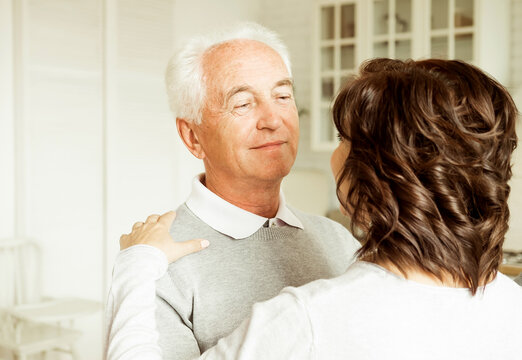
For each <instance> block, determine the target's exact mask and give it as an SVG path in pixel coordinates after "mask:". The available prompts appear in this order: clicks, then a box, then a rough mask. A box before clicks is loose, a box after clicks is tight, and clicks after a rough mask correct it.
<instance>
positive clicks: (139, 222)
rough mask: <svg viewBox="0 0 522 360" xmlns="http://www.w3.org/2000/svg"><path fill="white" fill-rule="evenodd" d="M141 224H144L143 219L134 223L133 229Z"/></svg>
mask: <svg viewBox="0 0 522 360" xmlns="http://www.w3.org/2000/svg"><path fill="white" fill-rule="evenodd" d="M140 226H143V222H142V221H138V222H137V223H134V225H132V230H136V229H137V228H139V227H140Z"/></svg>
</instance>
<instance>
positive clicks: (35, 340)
mask: <svg viewBox="0 0 522 360" xmlns="http://www.w3.org/2000/svg"><path fill="white" fill-rule="evenodd" d="M390 14H391V15H390ZM521 19H522V0H338V1H337V0H330V1H319V0H248V1H246V0H220V1H213V0H119V1H118V0H0V281H1V282H0V309H3V312H2V313H0V314H3V315H0V316H1V317H0V321H2V324H1V325H0V329H1V330H2V334H4V335H0V348H3V349H4V350H0V359H2V358H5V359H10V358H11V355H10V354H11V351H15V352H18V353H19V354H22V353H23V352H25V353H27V354H30V353H31V351H33V352H34V353H37V352H39V351H40V350H38V349H39V348H38V346H44V345H41V343H42V341H41V340H42V339H43V338H44V337H45V336H48V337H49V338H52V339H54V340H56V341H57V343H60V342H61V343H63V344H65V347H66V348H67V347H68V346H69V345H71V344H73V345H74V349H75V356H76V358H77V359H92V360H96V359H101V358H102V344H103V326H102V314H103V311H102V304H104V303H105V300H106V296H107V292H108V289H109V286H110V278H111V271H112V264H113V260H114V258H115V256H116V254H117V252H118V248H119V244H118V240H119V237H120V235H121V234H122V233H128V232H129V231H130V228H131V226H132V224H133V223H134V222H136V221H139V220H144V219H145V218H146V216H147V215H149V214H152V213H163V212H165V211H168V210H171V209H175V208H176V207H177V206H178V205H179V204H181V203H182V202H183V201H184V200H185V199H186V197H187V195H188V194H189V191H190V187H191V180H192V178H193V177H194V176H195V175H196V174H198V173H199V172H201V171H202V169H203V167H202V165H201V164H200V163H199V162H198V161H197V160H196V159H194V158H192V156H191V155H190V154H189V152H188V151H187V150H186V149H185V148H184V146H183V145H182V144H181V142H180V140H179V139H178V136H177V132H176V129H175V121H174V119H173V118H172V116H171V114H170V112H169V109H168V105H167V100H166V95H165V91H164V83H163V74H164V69H165V66H166V63H167V61H168V59H169V57H170V56H171V55H172V54H173V53H174V51H175V49H176V48H177V47H178V46H179V45H180V44H181V43H182V42H183V40H184V39H186V38H187V37H190V36H193V35H197V34H201V33H205V32H208V31H212V30H214V29H216V28H218V27H222V26H226V25H228V24H232V23H235V22H237V21H246V20H248V21H256V22H259V23H261V24H262V25H264V26H266V27H268V28H270V29H273V30H275V31H276V32H278V33H279V34H280V35H281V37H282V38H283V40H284V41H285V42H286V44H287V45H288V47H289V50H290V54H291V59H292V63H293V72H294V74H293V75H294V78H295V85H296V99H297V104H298V108H299V110H300V115H301V116H300V121H301V143H300V149H299V155H298V158H297V161H296V163H295V166H294V169H293V170H292V173H291V174H290V175H289V177H288V178H287V179H286V180H285V184H284V188H285V191H286V194H287V198H288V200H289V202H290V203H291V204H293V205H294V206H296V207H300V208H302V209H303V210H306V211H309V212H313V213H317V214H321V215H329V216H331V217H333V218H338V215H339V214H338V213H337V212H336V209H337V208H338V203H337V200H336V197H335V184H334V181H333V178H332V176H331V174H330V170H329V158H330V154H331V152H332V150H333V149H334V147H335V146H336V138H335V133H334V130H333V128H332V124H331V120H330V115H329V112H328V111H329V108H330V106H331V100H332V98H333V97H334V96H335V93H336V92H337V90H338V89H339V86H340V85H341V84H342V83H343V81H344V80H345V79H346V77H347V76H349V75H350V74H351V73H353V72H354V71H355V69H356V68H357V66H358V64H360V62H361V61H363V60H364V59H367V58H372V57H382V56H386V57H394V58H401V59H405V58H423V57H444V58H458V59H463V60H466V61H470V62H473V63H474V64H476V65H478V66H480V67H482V68H483V69H485V70H486V71H488V72H489V73H490V74H492V75H493V76H494V77H496V78H497V79H498V80H499V81H501V82H502V83H503V84H504V85H505V86H506V87H508V89H509V90H510V91H511V93H512V95H513V96H514V97H515V99H516V101H517V104H518V107H519V108H520V109H522V20H521ZM518 134H519V137H522V129H521V125H520V121H519V124H518ZM520 153H521V150H520V149H519V150H518V152H517V153H516V154H515V158H514V162H515V167H514V178H513V180H512V182H511V185H512V195H511V198H510V208H511V213H512V217H511V218H512V221H511V228H510V230H509V233H508V235H507V239H506V243H505V250H508V251H511V252H512V254H514V255H513V257H514V258H515V257H516V256H517V252H518V251H522V222H521V221H519V220H518V219H520V218H522V164H521V163H522V155H521V154H520ZM49 298H54V299H59V301H54V302H53V301H51V302H49ZM27 302H32V303H35V302H36V303H37V304H43V305H38V306H39V307H38V306H37V307H36V309H40V310H41V309H44V310H41V311H40V312H39V313H38V311H36V310H34V309H35V307H30V308H28V307H24V306H21V305H20V304H23V303H27ZM35 311H36V312H35ZM42 314H43V315H42ZM38 316H40V318H38ZM64 321H65V324H63V322H64ZM25 322H27V323H28V324H32V323H33V322H34V323H38V324H40V323H49V324H51V325H52V326H51V325H49V327H45V328H42V327H40V326H39V325H34V326H32V327H31V326H29V325H27V324H26V323H25ZM58 323H59V326H62V327H64V328H65V327H67V328H69V327H73V328H74V329H75V330H76V331H77V332H71V333H65V332H61V331H62V330H60V329H62V328H57V327H53V326H55V325H57V324H58ZM24 326H25V327H24ZM17 329H18V330H17ZM20 329H21V330H20ZM24 331H28V332H27V333H26V332H24ZM53 331H55V332H53ZM5 334H7V335H5ZM53 336H54V337H53ZM13 339H14V340H13ZM35 344H36V345H35ZM17 346H18V348H17ZM24 346H25V347H24ZM31 346H33V347H32V348H31ZM44 347H45V346H44ZM20 348H21V350H20ZM6 349H10V350H9V351H7V350H6ZM35 349H36V350H35ZM48 350H49V352H48V354H47V355H48V356H47V358H48V359H62V358H63V359H68V358H70V356H69V355H67V354H63V353H62V352H57V351H50V349H48ZM65 350H67V349H65ZM42 351H45V349H44V350H42ZM34 358H38V357H34Z"/></svg>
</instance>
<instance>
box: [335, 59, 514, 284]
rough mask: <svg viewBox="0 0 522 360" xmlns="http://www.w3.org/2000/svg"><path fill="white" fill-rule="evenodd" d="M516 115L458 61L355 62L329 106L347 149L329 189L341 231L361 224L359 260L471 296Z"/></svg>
mask: <svg viewBox="0 0 522 360" xmlns="http://www.w3.org/2000/svg"><path fill="white" fill-rule="evenodd" d="M517 115H518V112H517V109H516V106H515V104H514V102H513V100H512V98H511V96H510V95H509V93H508V92H507V91H506V89H505V88H504V87H503V86H502V85H500V84H499V83H498V82H497V81H495V80H494V79H492V78H491V77H489V76H488V75H486V74H485V73H484V72H482V71H481V70H480V69H478V68H477V67H474V66H472V65H469V64H466V63H464V62H462V61H456V60H435V59H431V60H423V61H412V60H408V61H399V60H390V59H374V60H370V61H367V62H366V63H364V64H363V65H362V66H361V68H360V72H359V75H358V76H356V77H354V78H353V79H351V80H349V81H348V82H347V84H346V85H345V86H344V88H343V89H342V90H341V91H340V93H339V95H338V96H337V98H336V100H335V103H334V106H333V119H334V122H335V126H336V127H337V130H338V131H339V134H340V137H341V140H343V141H348V142H349V144H350V153H349V155H348V157H347V158H346V160H345V162H344V165H343V167H342V169H341V171H340V173H339V174H338V176H337V196H338V198H339V200H340V202H341V204H342V205H343V207H344V208H345V209H346V211H347V212H348V215H349V216H350V217H351V220H352V231H353V230H354V228H355V227H358V228H362V229H365V234H364V235H363V239H361V240H362V243H363V245H362V248H361V249H360V250H359V253H358V256H359V258H360V259H361V258H362V259H364V260H367V261H371V262H375V263H380V264H393V265H394V266H395V267H397V269H398V270H399V271H400V272H402V273H403V274H404V275H406V271H407V270H410V269H416V270H421V271H424V272H427V273H429V274H432V275H434V276H435V277H437V278H439V279H440V280H441V281H442V280H443V278H444V277H447V276H450V277H451V278H453V280H454V281H455V282H456V283H458V284H463V285H464V286H466V287H468V288H469V289H470V290H471V293H472V294H475V293H476V291H477V288H478V287H479V286H481V285H484V284H486V283H488V282H489V281H491V280H492V279H493V278H494V277H495V276H496V273H497V269H498V266H499V264H500V262H501V260H502V244H503V242H504V235H505V233H506V231H507V229H508V218H509V209H508V205H507V199H508V195H509V191H510V187H509V185H508V180H509V179H510V178H511V154H512V152H513V150H514V149H515V147H516V144H517V136H516V133H515V122H516V118H517ZM341 184H344V185H343V187H342V189H343V191H341V190H340V189H341Z"/></svg>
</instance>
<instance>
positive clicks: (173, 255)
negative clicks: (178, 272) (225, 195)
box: [120, 211, 209, 264]
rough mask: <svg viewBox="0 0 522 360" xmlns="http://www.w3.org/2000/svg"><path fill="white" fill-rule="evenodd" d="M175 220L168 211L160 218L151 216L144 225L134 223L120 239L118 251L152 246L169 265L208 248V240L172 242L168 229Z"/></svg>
mask: <svg viewBox="0 0 522 360" xmlns="http://www.w3.org/2000/svg"><path fill="white" fill-rule="evenodd" d="M175 218H176V213H175V212H174V211H169V212H167V213H165V214H163V215H161V216H159V215H151V216H149V217H148V218H147V220H145V222H144V223H143V222H137V223H135V224H134V226H133V227H132V231H131V233H130V234H128V235H126V234H124V235H122V236H121V237H120V250H124V249H126V248H128V247H131V246H133V245H138V244H145V245H150V246H154V247H156V248H158V249H160V250H161V251H163V252H164V253H165V255H166V256H167V260H168V262H169V264H170V263H172V262H174V261H176V260H178V259H179V258H181V257H183V256H185V255H188V254H192V253H195V252H198V251H200V250H202V249H204V248H206V247H208V246H209V242H208V240H201V239H195V240H188V241H184V242H176V241H174V240H173V239H172V237H171V236H170V234H169V229H170V226H171V225H172V222H173V221H174V219H175Z"/></svg>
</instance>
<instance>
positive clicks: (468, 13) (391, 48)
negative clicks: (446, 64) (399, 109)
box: [311, 0, 510, 150]
mask: <svg viewBox="0 0 522 360" xmlns="http://www.w3.org/2000/svg"><path fill="white" fill-rule="evenodd" d="M509 11H510V1H509V0H496V1H493V0H351V1H349V0H317V1H316V3H315V9H314V14H315V16H314V18H315V22H314V54H313V55H314V56H313V76H312V81H313V83H312V110H311V115H312V121H311V124H312V147H313V149H314V150H332V149H333V148H335V146H336V143H337V141H336V132H335V129H334V127H333V124H332V120H331V111H330V110H331V105H332V103H333V99H334V98H335V94H336V93H337V92H338V90H339V88H340V87H341V86H342V84H343V83H344V82H345V81H346V79H347V78H348V76H350V74H353V73H355V72H356V70H357V67H358V66H359V65H360V63H361V62H362V61H364V60H365V59H370V58H375V57H390V58H397V59H408V58H413V59H422V58H430V57H434V58H444V59H460V60H464V61H468V62H471V63H473V64H475V65H477V66H479V67H480V68H482V69H484V70H485V71H487V72H488V73H490V74H491V75H493V76H494V77H495V78H497V79H498V80H499V81H500V82H501V83H503V84H507V81H508V70H509V48H508V46H509V27H510V24H509V19H510V16H509ZM390 14H393V15H392V16H390Z"/></svg>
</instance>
